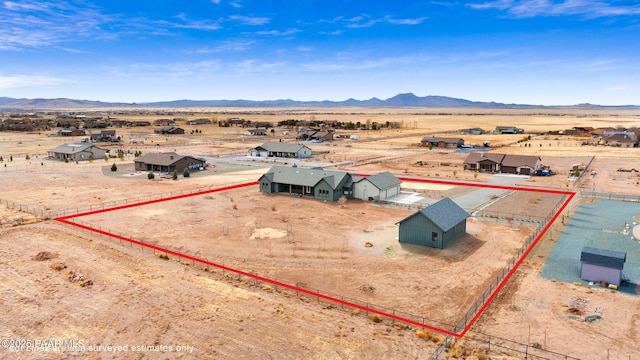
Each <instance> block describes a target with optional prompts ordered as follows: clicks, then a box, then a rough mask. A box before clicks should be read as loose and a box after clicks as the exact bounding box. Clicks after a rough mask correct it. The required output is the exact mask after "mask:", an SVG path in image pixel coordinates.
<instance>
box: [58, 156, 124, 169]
mask: <svg viewBox="0 0 640 360" xmlns="http://www.w3.org/2000/svg"><path fill="white" fill-rule="evenodd" d="M64 162H65V164H66V163H68V162H69V159H67V158H64ZM112 171H113V170H112Z"/></svg>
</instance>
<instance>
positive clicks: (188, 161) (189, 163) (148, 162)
mask: <svg viewBox="0 0 640 360" xmlns="http://www.w3.org/2000/svg"><path fill="white" fill-rule="evenodd" d="M134 164H135V169H136V170H139V171H153V172H158V173H166V174H168V173H171V172H173V171H176V172H178V173H182V172H184V169H189V170H202V169H204V168H205V166H206V160H204V159H199V158H196V157H193V156H188V155H178V154H176V153H174V152H168V153H149V154H145V155H142V156H140V157H138V158H136V159H135V160H134Z"/></svg>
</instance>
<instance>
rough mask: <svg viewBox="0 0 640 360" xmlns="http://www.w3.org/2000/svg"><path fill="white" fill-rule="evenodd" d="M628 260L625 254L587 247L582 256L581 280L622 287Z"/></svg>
mask: <svg viewBox="0 0 640 360" xmlns="http://www.w3.org/2000/svg"><path fill="white" fill-rule="evenodd" d="M626 258H627V254H626V253H624V252H620V251H613V250H604V249H596V248H592V247H588V246H585V247H584V248H583V249H582V253H581V254H580V263H581V266H580V278H581V279H583V280H586V281H605V282H607V283H608V284H613V285H615V286H620V284H621V283H622V268H623V267H624V262H625V260H626Z"/></svg>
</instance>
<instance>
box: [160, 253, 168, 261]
mask: <svg viewBox="0 0 640 360" xmlns="http://www.w3.org/2000/svg"><path fill="white" fill-rule="evenodd" d="M158 257H159V258H160V259H162V260H169V255H167V254H165V253H159V254H158Z"/></svg>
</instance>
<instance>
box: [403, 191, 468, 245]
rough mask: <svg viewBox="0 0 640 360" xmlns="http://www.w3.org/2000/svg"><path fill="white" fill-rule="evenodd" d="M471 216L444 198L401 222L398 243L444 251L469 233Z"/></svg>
mask: <svg viewBox="0 0 640 360" xmlns="http://www.w3.org/2000/svg"><path fill="white" fill-rule="evenodd" d="M468 217H469V214H468V213H467V212H466V211H464V209H462V208H461V207H460V206H458V205H457V204H456V203H455V202H453V200H451V199H449V198H444V199H442V200H440V201H438V202H436V203H434V204H432V205H430V206H428V207H426V208H424V209H422V210H420V211H418V212H416V213H414V214H413V215H410V216H408V217H406V218H404V219H402V220H400V221H399V222H397V223H396V225H398V241H400V242H401V243H406V244H414V245H422V246H428V247H433V248H437V249H444V248H445V247H447V246H448V245H449V244H451V243H452V242H453V241H454V240H455V239H457V238H459V237H460V236H462V235H464V234H465V233H466V232H467V218H468Z"/></svg>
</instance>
